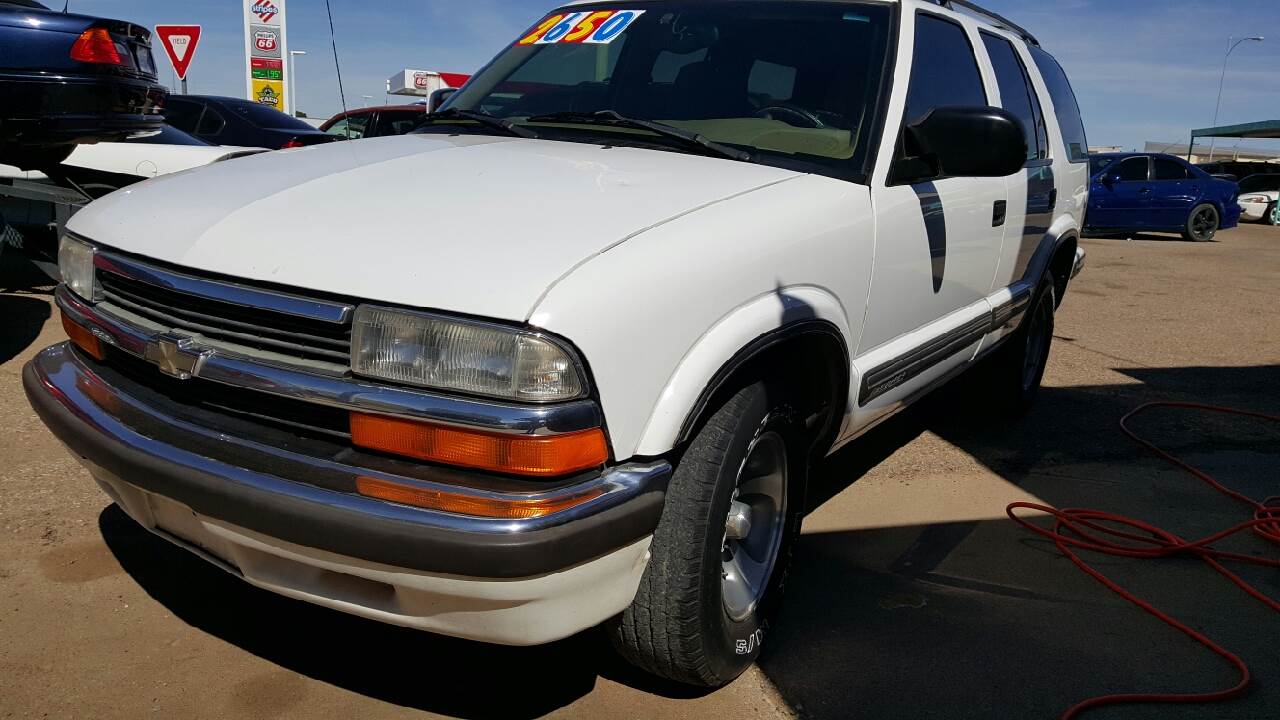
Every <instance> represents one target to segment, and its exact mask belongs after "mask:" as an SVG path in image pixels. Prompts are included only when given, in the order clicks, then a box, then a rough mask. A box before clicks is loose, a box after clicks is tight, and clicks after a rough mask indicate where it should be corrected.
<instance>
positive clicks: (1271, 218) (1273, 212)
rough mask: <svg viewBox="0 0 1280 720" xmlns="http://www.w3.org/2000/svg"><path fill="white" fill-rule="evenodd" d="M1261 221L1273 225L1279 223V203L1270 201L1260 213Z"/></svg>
mask: <svg viewBox="0 0 1280 720" xmlns="http://www.w3.org/2000/svg"><path fill="white" fill-rule="evenodd" d="M1262 222H1264V223H1266V224H1268V225H1271V226H1272V227H1275V226H1276V225H1280V203H1271V204H1270V205H1268V206H1267V211H1266V212H1265V213H1263V215H1262Z"/></svg>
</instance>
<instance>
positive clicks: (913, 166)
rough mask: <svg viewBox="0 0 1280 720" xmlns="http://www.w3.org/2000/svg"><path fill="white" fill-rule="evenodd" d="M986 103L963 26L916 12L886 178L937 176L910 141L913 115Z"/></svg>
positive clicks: (915, 179)
mask: <svg viewBox="0 0 1280 720" xmlns="http://www.w3.org/2000/svg"><path fill="white" fill-rule="evenodd" d="M986 105H987V91H986V89H985V86H984V85H983V84H982V73H981V72H980V71H979V70H978V61H977V58H976V57H975V56H974V54H973V45H971V44H970V42H969V36H968V34H967V33H965V31H964V28H963V27H961V26H960V25H958V24H956V23H954V22H951V21H950V20H944V19H942V18H940V17H937V16H936V15H930V14H927V13H920V14H919V15H917V16H916V41H915V56H914V57H913V58H912V62H911V83H910V85H908V87H907V106H906V111H905V112H904V113H903V125H904V128H903V130H904V132H903V133H902V136H901V137H900V138H899V140H898V149H897V152H896V153H895V157H894V172H893V177H892V178H891V182H892V183H894V184H902V183H904V182H911V183H918V182H928V181H930V180H936V179H938V178H939V177H940V176H939V175H938V172H937V170H936V169H935V168H934V167H933V164H932V163H930V161H929V159H928V158H925V157H921V155H922V150H921V149H920V148H917V147H914V143H913V142H912V141H911V138H910V136H909V133H906V132H905V126H907V125H911V124H913V123H915V122H917V121H919V120H920V119H921V118H923V117H924V116H925V115H927V114H928V113H929V111H930V110H933V109H934V108H940V107H956V106H964V107H985V106H986Z"/></svg>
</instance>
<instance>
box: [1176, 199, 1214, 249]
mask: <svg viewBox="0 0 1280 720" xmlns="http://www.w3.org/2000/svg"><path fill="white" fill-rule="evenodd" d="M1221 224H1222V219H1221V217H1220V216H1219V215H1218V209H1217V208H1215V207H1214V206H1212V205H1209V204H1208V203H1205V204H1204V205H1197V206H1196V207H1195V209H1193V210H1192V211H1191V216H1190V217H1189V218H1188V219H1187V227H1186V229H1184V230H1183V231H1182V237H1184V238H1186V239H1187V240H1190V241H1191V242H1209V241H1210V240H1213V236H1214V235H1217V234H1218V228H1219V227H1220V226H1221Z"/></svg>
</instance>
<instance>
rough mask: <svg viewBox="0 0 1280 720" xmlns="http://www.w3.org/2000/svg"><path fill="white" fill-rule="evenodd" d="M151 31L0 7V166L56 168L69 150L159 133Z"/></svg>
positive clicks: (10, 3) (36, 8)
mask: <svg viewBox="0 0 1280 720" xmlns="http://www.w3.org/2000/svg"><path fill="white" fill-rule="evenodd" d="M165 95H166V92H165V89H164V87H163V86H162V85H160V84H159V83H158V82H157V81H156V66H155V60H154V59H153V57H152V53H151V32H150V31H149V30H147V29H146V28H143V27H140V26H138V25H134V24H132V23H128V22H123V21H119V20H108V19H104V18H97V17H90V16H88V15H76V14H70V13H61V12H54V11H52V10H50V9H49V8H47V7H45V6H44V5H42V4H40V3H38V2H35V0H0V163H3V164H7V165H14V166H18V167H21V168H24V169H33V168H34V169H39V168H42V167H51V166H53V165H57V164H58V163H59V162H61V161H62V160H63V159H65V158H66V157H67V156H69V155H70V154H71V152H72V150H73V149H74V148H75V146H76V145H78V144H81V143H92V142H102V141H112V140H122V139H124V138H127V137H129V136H130V135H133V134H136V133H139V132H148V131H155V130H159V129H160V126H161V124H162V123H163V122H164V115H163V109H164V101H165Z"/></svg>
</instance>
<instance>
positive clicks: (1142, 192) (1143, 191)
mask: <svg viewBox="0 0 1280 720" xmlns="http://www.w3.org/2000/svg"><path fill="white" fill-rule="evenodd" d="M1138 192H1139V193H1140V194H1142V195H1148V194H1150V193H1151V188H1142V189H1141V190H1139V191H1138Z"/></svg>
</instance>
